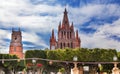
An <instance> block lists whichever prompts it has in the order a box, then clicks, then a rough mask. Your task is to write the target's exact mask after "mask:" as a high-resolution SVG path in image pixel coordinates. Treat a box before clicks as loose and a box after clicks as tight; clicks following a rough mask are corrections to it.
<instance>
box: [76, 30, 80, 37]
mask: <svg viewBox="0 0 120 74" xmlns="http://www.w3.org/2000/svg"><path fill="white" fill-rule="evenodd" d="M78 38H79V37H78V30H77V31H76V39H78Z"/></svg>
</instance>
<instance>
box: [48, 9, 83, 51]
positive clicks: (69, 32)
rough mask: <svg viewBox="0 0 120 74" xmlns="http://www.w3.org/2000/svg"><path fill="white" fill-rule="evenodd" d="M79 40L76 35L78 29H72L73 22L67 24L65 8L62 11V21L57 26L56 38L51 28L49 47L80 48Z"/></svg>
mask: <svg viewBox="0 0 120 74" xmlns="http://www.w3.org/2000/svg"><path fill="white" fill-rule="evenodd" d="M80 45H81V40H80V37H79V35H78V30H77V31H76V32H75V31H74V25H73V23H72V24H71V25H70V24H69V19H68V15H67V10H66V9H65V11H64V16H63V21H62V23H59V26H58V40H57V41H56V38H55V36H54V30H52V36H51V37H50V49H57V48H60V49H64V48H66V47H68V48H80Z"/></svg>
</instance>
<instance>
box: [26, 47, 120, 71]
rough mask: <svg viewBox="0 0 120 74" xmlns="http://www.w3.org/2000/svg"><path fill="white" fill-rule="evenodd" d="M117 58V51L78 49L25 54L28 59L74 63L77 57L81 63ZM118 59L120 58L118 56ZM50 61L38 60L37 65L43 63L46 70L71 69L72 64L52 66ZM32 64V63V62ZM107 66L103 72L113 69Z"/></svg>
mask: <svg viewBox="0 0 120 74" xmlns="http://www.w3.org/2000/svg"><path fill="white" fill-rule="evenodd" d="M115 55H116V56H117V51H116V50H114V49H100V48H94V49H88V48H77V49H70V48H65V49H56V50H28V51H26V53H25V57H26V58H44V59H51V60H60V61H73V57H74V56H77V57H78V61H79V62H113V56H115ZM118 57H120V56H119V55H118ZM29 62H31V60H27V61H26V63H29ZM48 62H49V61H47V62H46V61H40V60H37V63H42V64H43V65H44V68H46V69H48V68H49V69H53V70H56V69H60V68H64V69H68V68H67V67H71V64H66V63H60V62H53V64H52V65H49V63H48ZM31 63H32V62H31ZM106 67H107V66H106V65H103V67H102V69H103V70H105V69H106V70H108V69H111V67H112V66H111V65H110V66H109V68H106Z"/></svg>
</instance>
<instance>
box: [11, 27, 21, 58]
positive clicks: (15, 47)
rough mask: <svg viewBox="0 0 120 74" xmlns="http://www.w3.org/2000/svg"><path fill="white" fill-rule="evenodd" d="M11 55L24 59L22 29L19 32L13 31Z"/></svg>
mask: <svg viewBox="0 0 120 74" xmlns="http://www.w3.org/2000/svg"><path fill="white" fill-rule="evenodd" d="M9 54H13V55H17V56H18V57H19V58H23V45H22V33H21V30H20V28H19V30H18V31H15V30H13V29H12V35H11V42H10V47H9Z"/></svg>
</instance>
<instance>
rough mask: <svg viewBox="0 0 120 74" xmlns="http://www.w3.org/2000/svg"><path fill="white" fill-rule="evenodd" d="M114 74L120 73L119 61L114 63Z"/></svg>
mask: <svg viewBox="0 0 120 74" xmlns="http://www.w3.org/2000/svg"><path fill="white" fill-rule="evenodd" d="M112 74H120V71H119V69H118V67H117V63H114V68H113V69H112Z"/></svg>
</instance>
